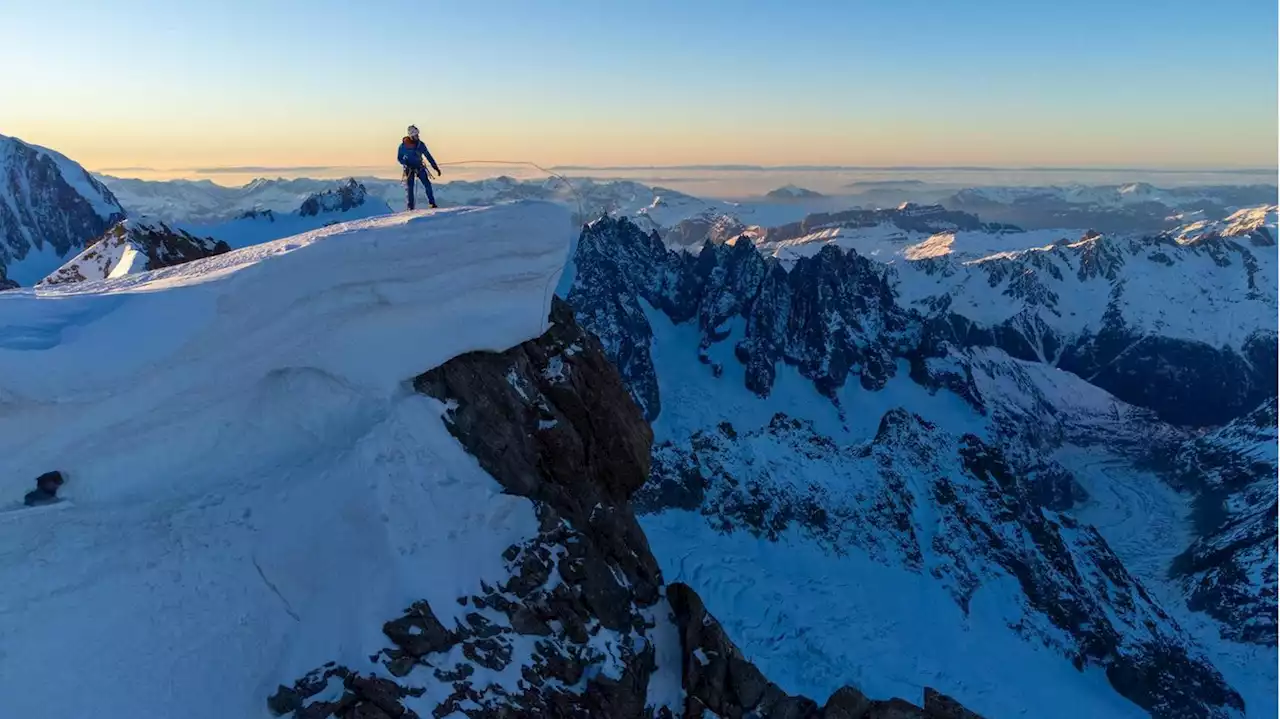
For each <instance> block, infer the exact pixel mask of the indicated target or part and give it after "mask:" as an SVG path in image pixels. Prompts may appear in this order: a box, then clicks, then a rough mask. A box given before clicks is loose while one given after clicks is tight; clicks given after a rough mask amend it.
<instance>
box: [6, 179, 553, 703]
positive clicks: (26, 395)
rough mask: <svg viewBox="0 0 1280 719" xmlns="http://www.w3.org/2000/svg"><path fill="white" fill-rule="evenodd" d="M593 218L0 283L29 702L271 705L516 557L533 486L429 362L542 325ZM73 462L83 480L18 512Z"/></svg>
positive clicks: (466, 215)
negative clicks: (447, 394) (42, 285)
mask: <svg viewBox="0 0 1280 719" xmlns="http://www.w3.org/2000/svg"><path fill="white" fill-rule="evenodd" d="M570 237H571V226H570V224H569V222H568V216H567V214H566V213H565V212H564V211H563V210H562V209H560V208H558V207H555V206H553V205H547V204H522V205H514V206H506V207H498V208H493V209H488V210H467V209H460V210H457V211H442V212H440V213H437V214H434V215H424V214H423V213H413V214H400V215H396V216H390V217H383V218H375V219H370V220H364V221H359V222H352V223H347V224H342V225H335V226H332V227H327V228H324V229H321V230H317V231H314V232H312V233H309V234H306V235H302V236H298V237H293V238H289V239H285V240H281V241H278V242H273V243H268V244H264V245H259V246H257V247H253V248H251V249H248V250H241V251H238V252H231V253H228V254H223V255H218V256H216V257H211V258H208V259H204V260H199V261H196V262H190V263H186V264H182V265H178V266H176V267H171V268H166V269H162V270H157V271H153V272H147V273H142V274H138V275H130V276H127V277H123V278H119V279H113V280H108V281H105V282H101V283H79V284H73V285H64V286H55V287H50V288H47V289H40V290H36V291H32V290H19V291H16V292H10V293H5V294H3V295H0V313H2V314H3V315H4V317H5V318H6V322H5V326H4V327H3V329H0V403H2V405H3V407H4V411H3V412H0V496H4V497H7V498H8V500H7V501H9V502H16V503H17V504H18V505H19V506H18V507H16V508H15V507H13V506H12V505H11V506H6V507H5V510H6V511H4V512H3V513H0V547H3V549H2V550H0V607H3V608H4V611H3V612H0V647H3V648H4V651H3V652H0V693H3V694H4V696H5V700H4V706H5V713H6V714H8V713H12V714H14V715H26V716H50V717H52V716H68V717H70V716H97V717H125V716H184V717H226V716H259V715H262V714H263V713H264V708H263V702H264V699H265V697H266V696H267V694H269V693H270V692H271V690H272V689H273V688H274V687H275V685H276V684H277V683H279V682H284V681H287V680H291V678H292V677H296V676H300V675H301V674H303V673H305V672H306V671H308V670H310V669H311V668H313V667H316V666H319V665H320V664H322V663H323V662H325V661H330V660H335V659H336V660H339V661H345V662H348V663H349V665H351V666H355V665H356V664H357V663H358V664H359V666H361V667H363V666H365V665H367V664H368V655H369V654H371V653H373V652H376V651H377V650H378V649H379V648H380V647H381V646H382V643H383V642H385V638H384V637H382V635H381V632H380V628H381V626H382V623H383V622H384V621H386V620H387V619H388V618H390V617H392V616H397V615H398V613H399V612H401V611H402V610H403V609H404V607H406V606H409V605H410V604H411V603H412V602H414V601H417V600H419V599H423V598H429V599H431V600H433V605H434V606H436V607H437V611H439V612H442V613H443V612H449V611H451V610H450V608H453V611H460V608H459V607H458V605H457V603H456V602H454V601H453V600H454V597H455V596H458V595H460V594H464V593H467V592H474V593H479V592H480V591H481V590H480V582H481V581H482V580H486V579H488V580H490V581H493V580H495V579H496V578H499V577H505V576H506V575H507V570H506V569H505V567H504V563H503V559H502V557H501V553H502V551H503V550H504V549H505V548H506V547H507V546H509V545H510V544H513V543H519V542H522V541H524V540H526V539H528V538H529V537H531V536H535V535H536V534H537V530H538V523H537V520H536V518H535V516H534V513H533V509H532V507H531V506H530V504H529V503H528V502H527V501H526V500H523V499H518V498H515V497H511V496H507V495H504V494H502V493H501V491H500V487H499V486H498V485H497V484H496V483H495V482H494V481H493V479H492V478H490V477H489V476H488V475H486V474H485V473H484V472H483V471H482V470H480V468H479V467H478V466H477V465H476V463H475V460H474V459H473V458H472V457H471V456H469V455H467V454H466V453H465V452H464V451H463V450H462V448H461V447H460V446H459V445H458V444H457V443H456V442H455V441H454V440H453V439H452V438H451V437H450V436H449V434H448V432H447V431H446V430H445V428H444V425H443V424H441V423H440V421H439V419H438V418H439V413H440V411H441V405H440V404H438V403H435V402H433V401H432V400H429V399H427V398H424V397H421V396H417V395H414V394H412V393H410V392H406V389H405V382H406V380H407V379H409V378H412V377H413V376H414V375H415V374H417V373H418V372H421V371H422V370H424V369H426V368H429V367H432V366H434V365H437V364H440V363H441V362H444V361H445V360H447V359H449V358H450V357H453V356H456V355H458V354H460V353H463V352H467V351H470V350H481V349H504V348H506V347H508V346H510V345H512V344H514V343H518V342H520V341H521V340H524V339H528V338H530V337H533V336H536V335H537V334H539V333H540V332H541V331H542V330H543V329H544V328H545V327H546V323H545V318H546V309H547V306H548V303H549V301H550V297H549V292H548V289H547V288H548V286H553V285H554V282H555V278H556V277H557V276H558V274H559V272H560V271H561V267H562V265H563V262H564V259H565V253H566V251H567V248H568V243H569V239H570ZM144 330H145V331H144ZM55 468H56V469H60V470H62V471H64V472H66V474H67V477H68V481H67V483H66V485H65V486H64V487H63V491H62V494H63V495H64V496H65V497H66V501H64V502H62V503H60V504H56V505H52V506H49V507H44V508H36V509H31V510H27V509H23V508H21V506H20V500H21V497H22V494H23V493H24V492H25V491H27V489H29V487H28V485H29V484H30V482H31V478H32V477H34V476H35V475H37V474H39V473H41V472H44V471H47V470H49V469H55ZM335 568H341V571H335ZM448 616H449V615H448V614H445V615H443V616H442V618H447V617H448ZM69 647H74V650H73V651H68V648H69ZM52 667H57V670H56V671H53V670H51V668H52ZM68 677H74V682H72V683H70V684H68V683H67V678H68Z"/></svg>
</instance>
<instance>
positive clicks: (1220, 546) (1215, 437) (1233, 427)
mask: <svg viewBox="0 0 1280 719" xmlns="http://www.w3.org/2000/svg"><path fill="white" fill-rule="evenodd" d="M1276 432H1277V420H1276V405H1275V403H1274V402H1273V401H1268V402H1266V403H1264V404H1263V405H1262V406H1260V407H1258V408H1257V409H1255V410H1254V411H1253V412H1250V413H1249V414H1247V415H1245V416H1243V417H1240V418H1238V419H1237V420H1235V421H1233V422H1231V423H1229V424H1227V425H1224V426H1223V427H1220V428H1218V429H1216V430H1213V431H1211V432H1206V433H1204V434H1202V435H1200V436H1199V437H1196V438H1194V439H1193V440H1191V441H1189V442H1187V443H1186V444H1185V445H1184V446H1183V447H1181V448H1180V451H1179V452H1178V454H1177V456H1176V458H1175V460H1174V465H1175V471H1176V472H1177V473H1178V476H1179V478H1181V479H1182V481H1183V482H1185V483H1186V484H1187V485H1188V486H1189V487H1190V488H1191V489H1193V490H1195V491H1196V492H1197V494H1198V496H1197V499H1196V512H1195V521H1196V524H1197V529H1198V530H1199V531H1198V535H1199V536H1198V537H1197V538H1196V540H1195V541H1194V542H1193V543H1192V544H1191V546H1190V547H1188V548H1187V549H1186V551H1184V552H1183V553H1182V554H1181V555H1180V556H1179V557H1178V558H1177V559H1176V560H1175V561H1174V565H1173V572H1174V574H1175V575H1176V576H1178V577H1180V578H1182V580H1183V581H1184V583H1185V584H1186V585H1187V588H1188V605H1189V606H1190V607H1191V609H1193V610H1196V611H1204V612H1206V613H1207V614H1209V615H1210V616H1212V617H1214V618H1215V619H1217V620H1219V621H1220V622H1221V628H1222V629H1221V631H1222V633H1223V635H1224V636H1226V637H1229V638H1231V639H1234V640H1236V641H1244V642H1251V643H1256V644H1267V645H1272V646H1274V645H1275V643H1276V631H1277V626H1276V606H1277V605H1276V576H1277V572H1276V551H1275V547H1276V522H1277V485H1276V472H1277V467H1276V461H1275V457H1276V454H1275V447H1276Z"/></svg>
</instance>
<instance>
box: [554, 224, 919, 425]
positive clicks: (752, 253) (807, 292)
mask: <svg viewBox="0 0 1280 719" xmlns="http://www.w3.org/2000/svg"><path fill="white" fill-rule="evenodd" d="M577 263H578V276H577V279H576V281H575V284H574V287H573V290H572V291H571V293H570V295H569V300H570V302H571V303H573V305H574V306H575V307H576V308H578V310H579V312H580V314H581V315H582V317H583V318H584V319H583V321H584V324H585V325H586V326H587V327H588V328H589V329H590V330H591V331H592V332H593V333H595V334H596V335H598V336H599V337H600V338H601V340H602V341H603V342H604V345H605V350H606V352H607V353H608V354H609V357H610V358H611V359H612V360H614V362H615V363H616V364H617V365H618V368H619V370H620V371H621V372H622V375H623V378H624V379H625V380H626V381H627V383H628V386H629V387H630V388H631V391H632V395H633V396H634V397H635V399H636V401H637V402H638V403H639V404H640V405H641V407H643V408H644V410H645V415H646V417H649V418H651V419H652V418H654V417H657V415H658V413H659V412H660V411H661V399H660V398H659V397H658V388H657V379H656V377H655V376H654V372H653V360H652V357H651V356H650V351H649V344H650V341H651V337H652V329H651V327H650V325H649V322H648V319H647V318H646V316H645V313H644V310H643V308H642V306H641V302H642V301H643V302H645V303H647V304H649V305H650V306H652V307H654V308H656V309H658V310H660V311H662V312H663V313H664V314H666V315H667V316H668V318H670V319H671V320H672V321H673V322H677V323H680V322H689V321H694V322H696V323H697V326H698V328H699V330H700V332H701V335H702V348H703V349H704V350H705V349H707V348H709V347H710V346H711V345H712V344H714V343H716V342H720V341H724V340H726V339H728V338H729V337H730V336H731V335H733V336H734V337H737V338H738V339H737V342H736V344H735V345H734V352H735V354H736V356H737V358H738V359H739V361H741V362H742V363H743V365H744V366H745V367H746V369H747V371H746V385H747V387H748V388H749V389H750V390H752V391H753V392H755V393H756V394H759V395H762V396H767V395H768V394H769V392H771V391H772V388H773V383H774V379H775V376H776V372H777V367H778V366H779V364H781V363H786V364H790V365H794V366H796V367H797V368H798V369H799V371H800V373H801V374H802V375H803V376H805V377H808V378H809V379H811V380H812V381H813V382H814V385H815V386H816V387H817V388H818V391H819V392H821V393H823V394H825V395H827V396H831V397H834V395H835V392H836V390H838V389H839V388H840V387H841V386H843V385H844V383H845V382H846V381H847V380H849V379H850V378H854V379H856V380H857V381H859V382H860V383H861V384H862V385H863V386H864V387H867V388H879V387H883V386H884V383H885V382H886V381H887V380H888V379H889V378H890V377H891V376H893V374H894V373H895V372H896V364H895V361H894V356H895V354H905V353H907V352H908V351H909V350H910V349H911V348H912V347H913V346H915V345H916V344H918V342H919V340H918V338H917V335H918V330H916V329H915V328H913V326H912V325H911V323H910V322H909V320H910V315H909V314H908V313H907V312H904V311H903V310H901V309H900V308H899V307H898V306H897V304H896V303H895V301H894V296H893V291H892V289H891V287H890V285H889V281H888V275H887V271H886V270H885V268H884V267H883V266H882V265H879V264H877V263H874V262H872V261H870V260H867V259H865V258H862V257H859V256H858V255H856V254H854V253H845V252H843V251H841V250H839V249H837V248H835V247H826V248H824V249H823V250H822V251H821V252H819V253H818V254H817V255H816V256H814V257H811V258H802V259H800V260H799V261H797V262H796V264H795V265H794V266H793V267H792V268H791V270H790V271H789V272H788V271H786V270H784V269H783V268H782V267H781V266H780V265H779V264H778V263H777V262H776V261H773V260H766V259H765V258H764V257H763V256H761V254H760V253H759V252H757V251H756V249H755V248H754V246H752V245H751V244H750V243H749V242H738V243H735V244H733V245H713V244H711V243H708V244H706V245H704V247H703V249H702V252H701V253H699V254H698V255H696V256H694V255H690V254H687V253H683V252H674V251H668V250H667V249H666V247H665V246H664V245H663V243H662V241H661V240H660V239H659V238H658V236H657V234H656V233H652V234H649V235H646V234H644V233H643V232H641V231H640V230H639V229H638V228H637V227H636V226H635V225H633V224H631V223H630V222H628V221H627V220H625V219H612V218H607V217H606V218H602V219H600V220H598V221H597V222H595V223H592V224H591V225H590V226H588V227H587V228H586V229H585V230H584V231H583V235H582V238H581V239H580V240H579V243H578V255H577ZM735 323H737V332H738V334H734V332H735ZM705 361H707V362H710V360H709V359H707V360H705Z"/></svg>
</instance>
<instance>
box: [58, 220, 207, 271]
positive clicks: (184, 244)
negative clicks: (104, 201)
mask: <svg viewBox="0 0 1280 719" xmlns="http://www.w3.org/2000/svg"><path fill="white" fill-rule="evenodd" d="M230 249H231V248H230V247H229V246H228V245H227V243H225V242H219V241H216V240H214V239H212V238H209V237H196V236H194V235H191V234H190V233H187V232H184V231H182V230H174V229H171V228H170V227H169V226H168V225H166V224H164V223H163V222H161V221H159V220H156V219H154V218H149V217H134V218H129V219H126V220H121V221H120V222H118V223H116V224H115V225H114V226H113V227H112V228H111V229H110V230H107V233H106V234H105V235H103V236H102V239H100V240H98V241H97V242H95V243H93V244H92V245H90V246H89V247H88V248H87V249H86V250H85V251H84V252H81V253H80V254H79V255H76V256H75V257H74V258H72V259H71V260H70V261H69V262H67V263H66V264H65V265H63V266H62V267H59V268H58V269H57V270H56V271H54V272H53V273H51V274H50V275H49V276H48V277H45V278H44V279H43V280H41V281H40V282H39V283H37V284H36V287H51V286H53V285H65V284H70V283H74V282H86V281H94V280H111V279H116V278H120V277H124V276H126V275H132V274H137V273H139V272H146V271H148V270H155V269H159V268H161V267H171V266H173V265H178V264H182V263H184V262H191V261H193V260H198V259H202V258H205V257H211V256H213V255H217V254H222V253H224V252H228V251H229V250H230Z"/></svg>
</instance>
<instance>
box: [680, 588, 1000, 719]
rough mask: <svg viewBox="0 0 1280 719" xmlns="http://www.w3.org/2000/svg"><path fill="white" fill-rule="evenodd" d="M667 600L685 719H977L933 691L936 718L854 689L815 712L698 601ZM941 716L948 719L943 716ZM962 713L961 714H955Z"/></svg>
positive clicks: (688, 594) (684, 593)
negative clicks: (711, 717)
mask: <svg viewBox="0 0 1280 719" xmlns="http://www.w3.org/2000/svg"><path fill="white" fill-rule="evenodd" d="M667 599H668V601H669V602H670V603H671V609H672V611H673V612H674V613H675V621H676V627H677V628H678V629H679V631H680V649H681V653H682V655H683V658H684V659H683V666H684V674H683V675H682V679H681V681H682V686H683V687H684V690H685V696H686V700H685V716H687V717H698V716H703V714H702V712H703V710H706V711H710V712H713V713H715V715H716V716H720V717H731V718H735V719H736V718H738V717H756V718H757V719H864V718H867V717H922V718H927V719H951V718H953V717H954V719H975V718H976V719H981V717H979V716H978V715H977V714H974V713H973V712H968V711H967V710H966V709H965V708H964V707H962V706H960V704H959V703H957V702H955V701H954V700H952V699H950V698H949V697H946V696H945V695H942V694H939V693H938V692H936V691H934V690H933V689H926V690H925V701H926V705H929V703H930V702H932V706H933V707H934V711H935V712H936V713H928V712H926V710H924V709H921V708H920V707H918V706H916V705H914V704H911V703H910V702H907V701H905V700H902V699H890V700H887V701H872V700H869V699H867V697H866V696H864V695H863V694H862V692H860V691H858V690H857V689H855V688H854V687H851V686H846V687H842V688H841V689H839V690H837V691H836V692H835V693H834V694H832V695H831V697H830V698H829V699H828V700H827V703H826V706H824V707H822V708H821V709H819V707H818V704H817V703H816V702H814V701H813V700H812V699H809V698H808V697H803V696H792V695H789V694H787V693H785V692H783V691H782V690H781V689H779V688H778V686H777V685H776V684H773V683H772V682H769V681H768V680H767V679H765V678H764V676H763V675H762V674H761V673H760V671H759V670H758V669H757V668H756V666H755V665H754V664H752V663H751V662H749V661H747V660H746V659H745V658H744V657H743V656H742V653H741V652H740V651H739V650H738V648H737V647H736V646H735V645H734V644H733V642H732V641H731V640H730V639H729V637H728V636H727V635H726V634H725V632H724V629H723V628H722V627H721V626H720V623H719V622H718V621H716V619H715V617H712V616H711V615H710V614H708V613H707V611H706V607H705V606H704V605H703V603H702V600H701V599H700V598H699V597H698V595H697V594H696V593H695V592H694V591H693V590H692V589H690V588H689V587H688V586H686V585H684V584H680V583H675V584H671V585H669V586H668V587H667ZM946 711H951V712H953V713H951V714H947V713H945V712H946ZM956 712H965V713H956Z"/></svg>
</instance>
